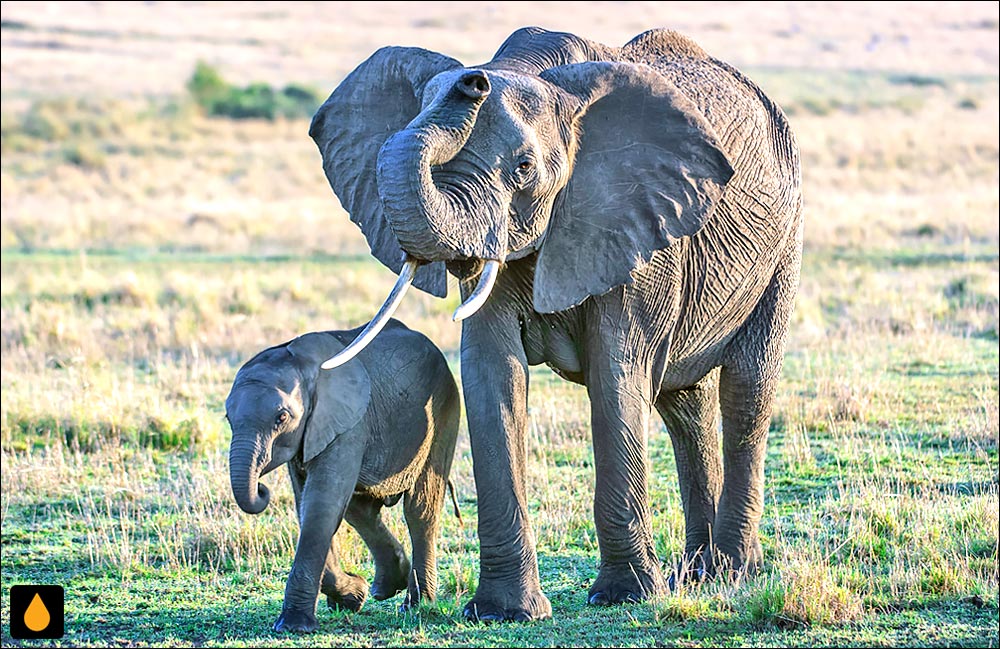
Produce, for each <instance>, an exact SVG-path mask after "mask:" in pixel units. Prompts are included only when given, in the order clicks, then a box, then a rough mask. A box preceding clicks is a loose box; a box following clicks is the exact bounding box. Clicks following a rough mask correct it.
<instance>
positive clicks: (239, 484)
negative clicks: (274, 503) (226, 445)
mask: <svg viewBox="0 0 1000 649" xmlns="http://www.w3.org/2000/svg"><path fill="white" fill-rule="evenodd" d="M259 477H260V462H259V458H258V453H257V449H256V445H255V444H252V443H248V444H242V445H236V444H234V445H233V446H232V447H230V449H229V484H230V486H232V488H233V497H234V498H236V504H237V505H239V506H240V509H242V510H243V511H245V512H246V513H248V514H259V513H261V512H262V511H264V510H265V509H267V505H268V503H269V502H271V492H270V491H268V489H267V487H265V486H264V485H262V484H260V483H259V482H258V478H259Z"/></svg>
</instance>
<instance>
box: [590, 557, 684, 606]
mask: <svg viewBox="0 0 1000 649" xmlns="http://www.w3.org/2000/svg"><path fill="white" fill-rule="evenodd" d="M665 591H666V583H665V582H664V579H663V574H662V573H661V572H660V569H659V567H658V566H655V565H654V566H649V567H641V566H637V565H636V564H632V563H626V564H605V565H603V566H601V571H600V573H598V575H597V579H596V580H595V581H594V585H593V586H591V587H590V593H589V594H588V595H587V603H588V604H590V605H591V606H611V605H613V604H629V603H632V602H642V601H645V600H647V599H649V598H650V597H653V596H654V595H660V594H662V593H664V592H665Z"/></svg>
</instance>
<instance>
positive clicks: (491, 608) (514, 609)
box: [462, 584, 552, 622]
mask: <svg viewBox="0 0 1000 649" xmlns="http://www.w3.org/2000/svg"><path fill="white" fill-rule="evenodd" d="M462 615H463V616H465V619H466V620H469V621H470V622H531V621H532V620H547V619H549V618H550V617H552V604H550V603H549V598H548V597H546V596H545V594H544V593H543V592H542V591H541V589H540V588H537V587H536V588H533V589H531V590H528V591H526V592H521V593H503V592H502V591H500V590H499V589H491V588H489V587H488V586H484V585H483V584H480V585H479V588H478V589H477V590H476V595H475V597H473V598H472V600H471V601H470V602H469V603H468V604H466V605H465V609H464V610H463V611H462Z"/></svg>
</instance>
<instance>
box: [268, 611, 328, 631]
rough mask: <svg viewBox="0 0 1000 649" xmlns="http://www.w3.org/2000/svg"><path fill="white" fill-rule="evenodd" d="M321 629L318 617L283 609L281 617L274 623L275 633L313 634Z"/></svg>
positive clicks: (305, 612) (306, 612)
mask: <svg viewBox="0 0 1000 649" xmlns="http://www.w3.org/2000/svg"><path fill="white" fill-rule="evenodd" d="M318 627H319V623H318V622H316V616H315V615H314V614H313V613H311V612H308V611H297V610H295V609H282V611H281V615H280V616H279V617H278V620H277V621H276V622H275V623H274V630H275V631H279V632H280V631H284V632H290V633H312V632H313V631H315V630H316V629H317V628H318Z"/></svg>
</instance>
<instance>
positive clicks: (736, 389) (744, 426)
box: [713, 241, 799, 574]
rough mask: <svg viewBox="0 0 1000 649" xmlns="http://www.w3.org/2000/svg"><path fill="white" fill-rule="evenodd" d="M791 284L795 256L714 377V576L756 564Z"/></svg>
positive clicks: (794, 275)
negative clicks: (719, 469) (717, 479)
mask: <svg viewBox="0 0 1000 649" xmlns="http://www.w3.org/2000/svg"><path fill="white" fill-rule="evenodd" d="M795 244H796V242H794V241H793V242H792V245H791V246H790V249H791V250H794V248H795ZM798 283H799V257H798V254H797V253H791V254H788V255H786V257H785V258H784V260H783V262H782V263H781V264H780V265H779V267H778V269H777V270H776V271H775V274H774V276H773V278H772V279H771V282H770V284H769V285H768V288H767V289H766V290H765V292H764V295H763V296H762V297H761V300H760V302H759V303H758V304H757V307H756V308H755V309H754V311H753V313H752V314H751V315H750V317H749V318H748V319H747V322H746V324H745V325H744V326H743V328H741V330H740V331H739V332H738V333H737V335H736V336H735V337H734V338H733V340H732V342H731V343H730V345H729V350H730V351H729V354H728V357H727V359H726V361H725V362H724V363H723V366H722V371H721V373H720V376H719V402H720V405H721V411H722V453H723V467H724V474H723V481H722V493H721V496H720V498H719V507H718V511H717V512H716V515H715V527H714V528H713V529H714V539H713V540H714V545H715V549H716V551H717V552H716V559H717V564H718V565H717V566H716V568H717V570H722V571H729V570H731V571H734V572H737V574H738V573H739V572H740V571H743V572H749V571H752V570H755V569H756V568H757V567H759V565H760V562H761V561H762V559H763V556H762V549H761V545H760V536H759V532H758V529H759V525H760V519H761V516H762V514H763V510H764V459H765V451H766V446H767V433H768V427H769V426H770V421H771V405H772V402H773V400H774V393H775V389H776V387H777V383H778V378H779V376H780V374H781V365H782V360H783V357H784V351H785V339H786V334H787V330H788V318H789V316H790V314H791V309H792V304H793V301H794V296H795V291H796V289H797V287H798Z"/></svg>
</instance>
